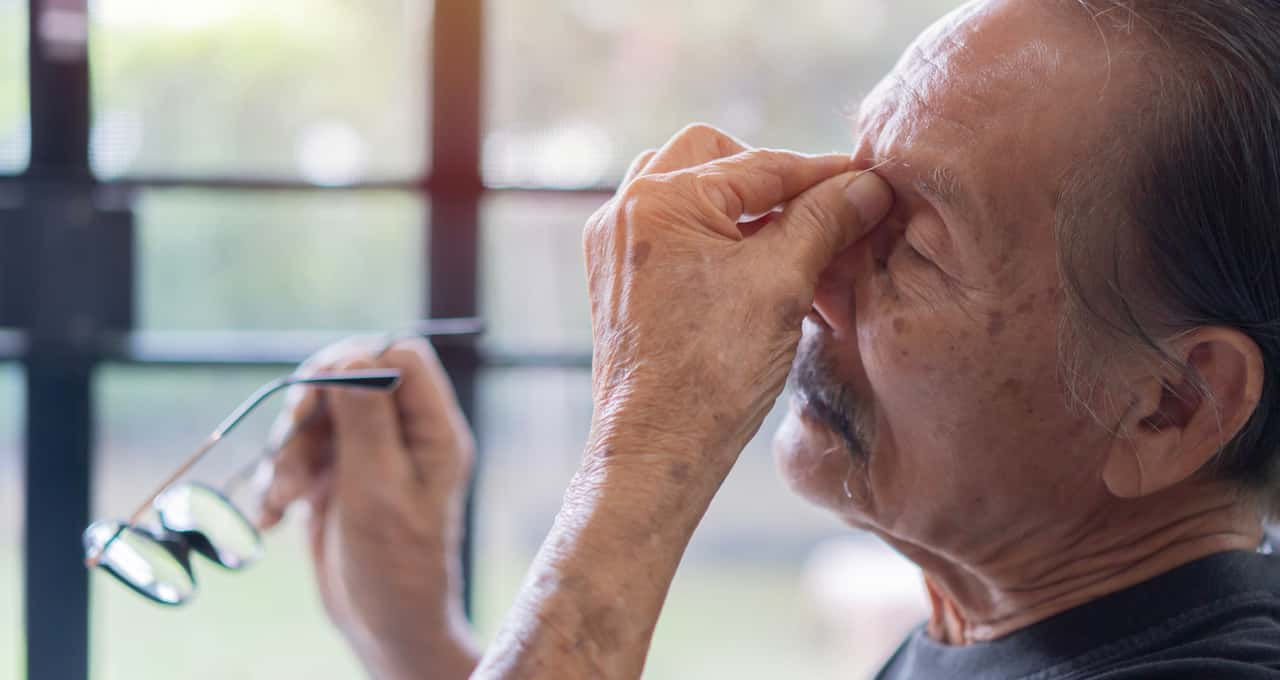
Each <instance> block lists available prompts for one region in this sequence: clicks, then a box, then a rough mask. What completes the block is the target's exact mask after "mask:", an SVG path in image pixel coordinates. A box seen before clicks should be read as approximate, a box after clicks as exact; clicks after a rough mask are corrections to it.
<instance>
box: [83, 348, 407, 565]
mask: <svg viewBox="0 0 1280 680" xmlns="http://www.w3.org/2000/svg"><path fill="white" fill-rule="evenodd" d="M399 382H400V371H397V370H394V369H386V370H382V369H375V370H367V371H344V372H342V373H340V374H324V373H320V374H316V375H287V376H284V377H283V378H276V379H275V380H272V381H271V382H269V383H267V384H265V385H263V386H262V387H259V388H258V391H256V392H254V393H253V394H251V395H249V398H248V399H245V400H244V402H242V403H241V404H240V405H239V406H237V407H236V410H234V411H232V412H231V415H229V416H227V417H226V419H224V420H223V421H222V423H221V424H219V425H218V427H217V428H216V429H215V430H214V431H213V432H212V433H211V434H210V435H209V437H208V438H207V439H205V440H204V443H203V444H201V445H200V448H198V449H196V451H195V453H193V454H191V456H190V457H188V458H187V460H186V461H184V462H183V463H182V465H179V466H178V468H177V469H176V470H174V471H173V473H172V474H170V475H169V476H168V477H167V478H165V480H164V481H163V482H161V484H160V486H159V487H157V488H156V490H155V492H153V493H152V494H151V495H150V496H148V497H147V499H146V500H145V501H143V502H142V505H139V506H138V508H137V509H136V510H134V511H133V514H132V515H130V516H129V519H128V520H126V521H125V523H124V524H122V525H121V526H120V528H119V529H116V531H115V533H113V534H112V535H111V537H110V538H108V539H107V540H106V542H104V543H103V544H102V547H101V548H99V549H98V550H96V551H94V553H93V554H91V555H89V556H87V557H86V558H85V564H86V565H87V566H89V567H95V566H97V565H98V562H99V561H100V560H101V559H102V555H103V554H104V553H106V551H107V548H109V547H111V544H112V543H113V542H115V540H116V539H117V538H119V537H120V534H121V533H123V532H124V530H125V527H128V526H131V525H134V524H137V523H138V520H140V519H142V515H143V514H145V513H146V512H147V508H149V507H151V503H152V502H154V501H155V499H156V498H158V497H159V496H160V494H162V493H164V492H165V489H168V488H169V487H170V486H171V485H173V483H174V482H176V481H178V479H179V478H181V477H182V476H183V475H185V474H186V473H187V471H188V470H190V469H191V468H192V466H194V465H195V464H196V463H199V462H200V460H201V459H203V458H204V456H205V454H207V453H209V450H210V449H212V448H213V447H214V445H215V444H217V443H218V442H219V441H221V440H222V438H223V437H225V436H227V433H229V432H231V430H232V429H234V428H235V426H236V425H238V424H240V421H242V420H244V418H245V416H247V415H249V413H250V412H252V411H253V409H254V408H256V407H257V406H258V405H259V404H261V403H262V402H263V401H264V400H266V398H267V397H269V396H271V395H272V394H275V393H276V392H278V391H280V390H281V389H284V388H285V387H288V386H290V385H299V384H311V385H338V386H342V387H354V388H363V389H374V390H391V389H395V387H396V385H398V384H399Z"/></svg>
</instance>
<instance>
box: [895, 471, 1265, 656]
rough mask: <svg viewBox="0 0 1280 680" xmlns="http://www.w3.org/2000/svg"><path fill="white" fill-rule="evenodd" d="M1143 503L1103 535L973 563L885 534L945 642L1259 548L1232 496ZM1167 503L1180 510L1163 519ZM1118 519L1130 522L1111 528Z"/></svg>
mask: <svg viewBox="0 0 1280 680" xmlns="http://www.w3.org/2000/svg"><path fill="white" fill-rule="evenodd" d="M1147 500H1148V502H1147V503H1145V504H1144V505H1152V506H1155V507H1153V508H1136V507H1134V503H1135V502H1133V501H1129V502H1126V503H1123V504H1117V505H1118V506H1121V511H1120V512H1119V513H1112V516H1111V517H1110V518H1109V519H1110V521H1109V522H1107V521H1104V522H1102V523H1100V524H1098V525H1096V526H1097V527H1098V529H1097V532H1098V533H1099V534H1105V535H1093V536H1088V537H1086V538H1084V539H1077V540H1071V541H1068V542H1066V543H1062V542H1057V543H1055V542H1053V541H1050V542H1047V543H1044V544H1042V545H1034V544H1031V543H1028V544H1027V545H1029V546H1030V548H1031V549H1030V550H1029V551H1026V552H1021V553H1017V554H1007V555H996V556H984V557H983V558H982V560H981V562H980V563H976V564H967V563H966V562H965V560H964V559H963V558H962V557H961V556H957V555H944V554H942V553H940V552H938V551H935V550H930V549H928V548H926V547H925V546H923V545H921V544H918V543H909V542H906V541H903V540H901V539H897V538H895V537H892V536H884V538H885V540H886V541H887V542H889V543H891V544H893V545H894V546H895V547H897V548H898V549H899V550H900V551H901V552H903V553H904V554H905V555H906V556H907V557H908V558H909V559H911V560H912V561H914V562H916V564H917V565H919V566H920V567H921V569H922V570H923V571H924V579H925V586H926V589H927V592H928V596H929V603H930V609H931V614H930V618H929V622H928V626H927V631H928V633H929V635H930V637H932V638H933V639H934V640H936V641H938V642H940V643H943V644H949V645H969V644H974V643H978V642H987V641H991V640H995V639H998V638H1001V637H1004V636H1006V635H1009V634H1010V633H1013V632H1015V631H1017V630H1019V629H1021V628H1025V627H1027V626H1030V625H1032V624H1034V623H1038V622H1040V621H1043V620H1045V619H1047V618H1050V617H1052V616H1054V615H1056V614H1060V613H1062V612H1065V611H1067V610H1070V609H1073V608H1075V607H1078V606H1081V605H1083V604H1086V603H1088V602H1090V601H1092V600H1095V599H1098V598H1101V597H1103V596H1105V595H1109V594H1111V593H1114V592H1118V591H1120V590H1124V589H1125V588H1128V587H1130V586H1133V585H1137V584H1138V583H1141V582H1143V581H1146V580H1149V579H1151V578H1154V577H1156V576H1158V575H1160V574H1163V573H1165V572H1167V571H1170V570H1172V569H1175V568H1177V567H1179V566H1182V565H1184V564H1187V563H1189V562H1193V561H1195V560H1198V559H1200V558H1203V557H1207V556H1209V555H1212V554H1215V553H1220V552H1227V551H1232V550H1254V549H1256V548H1257V547H1258V545H1259V544H1260V543H1261V540H1262V524H1261V521H1260V518H1259V516H1258V515H1257V513H1256V512H1255V511H1254V510H1253V508H1251V507H1249V506H1247V505H1246V504H1243V503H1241V502H1240V500H1239V499H1238V497H1236V496H1235V495H1234V494H1232V495H1230V496H1229V497H1228V498H1225V499H1224V497H1222V496H1218V497H1217V498H1207V497H1205V496H1203V495H1201V496H1200V497H1199V498H1186V499H1182V500H1181V501H1179V502H1177V503H1171V501H1172V500H1175V499H1172V498H1169V497H1166V498H1163V499H1158V504H1157V503H1153V502H1152V499H1147ZM1196 501H1198V502H1196ZM1169 507H1175V508H1179V510H1180V513H1179V514H1178V515H1176V516H1172V517H1171V516H1169V514H1168V508H1169ZM1160 508H1163V509H1164V513H1163V514H1164V517H1161V513H1160V512H1159V511H1158V510H1159V509H1160ZM1152 510H1156V511H1155V512H1153V511H1152ZM1117 514H1118V515H1119V517H1117V516H1115V515H1117ZM1121 518H1123V519H1125V520H1128V521H1127V522H1121V523H1119V524H1117V521H1119V520H1120V519H1121ZM1015 547H1016V546H1015ZM1046 565H1048V566H1046Z"/></svg>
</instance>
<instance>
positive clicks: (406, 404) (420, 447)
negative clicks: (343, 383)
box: [381, 338, 475, 474]
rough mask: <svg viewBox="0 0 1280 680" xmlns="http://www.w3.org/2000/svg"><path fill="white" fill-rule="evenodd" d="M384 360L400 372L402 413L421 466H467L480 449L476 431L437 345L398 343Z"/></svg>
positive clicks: (415, 341)
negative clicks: (474, 441) (450, 380)
mask: <svg viewBox="0 0 1280 680" xmlns="http://www.w3.org/2000/svg"><path fill="white" fill-rule="evenodd" d="M381 363H383V364H386V365H387V366H389V367H391V368H395V369H398V370H399V371H400V386H399V387H398V388H397V389H396V391H395V404H396V412H397V415H398V416H399V420H400V423H401V427H402V428H403V433H404V438H405V442H407V443H408V445H409V446H408V449H409V454H410V455H411V456H414V457H415V464H416V467H417V468H418V469H419V470H422V471H424V472H426V473H428V474H430V473H431V471H433V470H438V469H439V468H440V466H442V465H449V466H450V467H451V468H452V470H453V471H455V472H456V471H459V470H462V471H465V469H466V468H467V466H468V464H469V462H470V457H471V455H472V452H473V450H474V448H475V446H474V443H473V442H472V438H471V431H470V428H468V427H467V422H466V418H465V417H464V416H463V414H462V408H461V407H460V406H459V405H458V399H457V396H456V395H455V394H454V391H453V386H452V385H451V384H450V382H449V376H448V375H447V374H446V373H445V371H444V367H443V366H442V365H441V364H440V359H439V358H438V357H437V356H436V353H435V351H434V350H433V349H432V348H431V345H430V344H428V343H427V342H426V341H425V340H422V339H420V338H414V339H410V340H404V341H401V342H397V343H396V344H394V345H392V346H391V348H390V349H388V350H387V352H386V353H385V354H384V355H383V356H382V359H381ZM428 458H429V459H428Z"/></svg>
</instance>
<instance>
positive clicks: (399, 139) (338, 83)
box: [90, 0, 431, 185]
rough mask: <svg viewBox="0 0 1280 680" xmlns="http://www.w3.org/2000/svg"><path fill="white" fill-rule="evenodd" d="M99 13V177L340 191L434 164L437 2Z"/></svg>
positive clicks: (122, 4) (230, 0) (292, 3)
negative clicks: (255, 181) (231, 179)
mask: <svg viewBox="0 0 1280 680" xmlns="http://www.w3.org/2000/svg"><path fill="white" fill-rule="evenodd" d="M90 5H91V10H90V21H91V30H92V32H91V36H92V38H91V44H90V55H91V59H92V64H93V74H92V77H93V83H94V92H93V110H94V120H93V139H92V148H91V160H92V163H93V169H94V172H96V173H97V174H98V176H100V177H117V176H120V175H173V174H176V175H197V176H204V175H215V176H221V175H249V176H254V177H263V176H270V177H285V178H298V179H302V180H306V181H309V182H314V183H316V184H322V185H341V184H349V183H351V182H356V181H360V180H366V179H372V178H394V177H409V176H416V175H418V174H420V173H421V171H422V170H423V168H424V165H425V158H426V147H427V143H426V135H425V132H424V131H425V130H427V129H428V128H427V127H426V125H427V120H426V119H427V108H426V102H427V96H426V93H427V92H429V89H428V87H429V85H428V82H427V74H428V71H429V69H427V36H428V35H429V27H430V17H431V11H430V10H431V3H430V2H426V1H425V0H370V1H367V2H365V1H361V2H356V1H353V0H273V1H272V2H258V1H257V0H219V1H218V2H164V1H157V0H94V1H93V2H91V3H90Z"/></svg>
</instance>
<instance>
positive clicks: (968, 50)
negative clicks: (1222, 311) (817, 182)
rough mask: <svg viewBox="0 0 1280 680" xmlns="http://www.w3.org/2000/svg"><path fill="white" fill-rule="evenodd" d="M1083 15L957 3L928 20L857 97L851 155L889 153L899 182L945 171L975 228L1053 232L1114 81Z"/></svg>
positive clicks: (1035, 3) (1018, 3) (1051, 6)
mask: <svg viewBox="0 0 1280 680" xmlns="http://www.w3.org/2000/svg"><path fill="white" fill-rule="evenodd" d="M1065 2H1067V3H1070V2H1072V0H1065ZM1090 25H1091V24H1090V22H1089V17H1088V15H1087V14H1084V13H1083V11H1081V12H1080V13H1079V14H1078V15H1077V14H1074V13H1072V12H1070V11H1064V7H1063V3H1062V2H1057V0H988V1H986V2H973V3H970V4H968V5H965V6H964V7H962V8H960V9H959V10H957V11H955V12H953V13H952V14H950V15H948V16H947V17H945V18H943V19H942V20H940V21H939V22H938V23H937V24H935V25H934V26H932V27H931V28H929V29H928V30H926V31H925V32H924V33H923V34H922V35H921V36H920V37H919V38H918V39H917V40H916V42H915V43H914V44H913V45H912V46H911V47H910V48H909V49H908V50H907V51H906V52H905V53H904V54H903V57H902V59H901V60H900V61H899V63H898V65H897V66H896V67H895V68H894V70H893V71H892V72H891V73H890V74H889V75H888V76H887V77H886V78H885V79H884V80H883V81H882V82H881V83H880V84H879V85H878V86H877V87H876V88H875V90H873V91H872V93H871V94H870V95H869V96H868V97H867V98H866V100H864V102H863V105H862V107H861V109H860V111H859V115H858V120H857V122H856V126H855V127H856V129H855V134H856V135H857V136H858V137H857V138H858V140H859V149H858V151H857V154H858V155H859V157H860V159H861V160H869V161H874V162H885V161H887V163H886V166H885V172H886V173H887V174H890V175H896V176H897V178H898V179H900V180H902V182H900V183H899V185H902V184H907V183H910V182H912V181H914V180H916V179H919V178H920V177H925V178H927V177H929V176H935V177H936V176H938V175H948V176H950V177H953V178H954V184H955V185H957V191H956V192H955V193H957V194H964V195H965V196H966V197H968V198H969V199H971V202H972V203H973V204H974V205H973V206H971V207H972V208H973V210H971V211H968V213H969V214H970V216H971V217H973V219H971V220H968V221H969V222H972V223H973V224H971V225H970V226H971V227H972V228H973V229H974V230H975V232H980V233H975V234H974V236H975V238H986V239H987V240H988V241H991V240H992V239H995V240H998V241H1000V242H1002V243H1005V244H1006V245H1008V244H1011V243H1012V242H1016V241H1019V240H1026V238H1027V237H1029V236H1031V235H1032V234H1029V233H1028V232H1029V230H1032V229H1041V230H1045V229H1047V230H1048V231H1046V232H1045V235H1046V236H1051V229H1050V227H1051V226H1052V216H1053V212H1054V207H1055V204H1056V195H1057V192H1058V187H1059V185H1060V182H1061V179H1062V178H1063V177H1064V176H1065V175H1066V174H1067V173H1068V172H1069V171H1070V170H1071V169H1072V168H1074V167H1076V164H1077V163H1079V162H1082V161H1084V160H1086V158H1087V154H1088V149H1089V147H1090V146H1091V142H1090V140H1092V139H1093V138H1094V137H1096V133H1097V131H1098V130H1099V129H1100V128H1102V127H1103V126H1104V120H1105V119H1104V115H1105V114H1104V112H1103V111H1102V106H1101V102H1102V100H1103V97H1104V95H1105V92H1106V89H1107V88H1108V87H1115V86H1116V84H1115V83H1114V82H1109V79H1111V78H1112V77H1113V76H1114V74H1113V73H1112V71H1113V70H1114V67H1113V66H1112V65H1111V64H1109V60H1108V55H1107V53H1106V51H1105V49H1104V48H1103V44H1102V41H1101V39H1100V37H1099V34H1098V33H1097V32H1094V31H1091V30H1090V28H1089V27H1090ZM891 179H892V178H891ZM996 250H1000V249H999V248H997V249H996Z"/></svg>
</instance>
